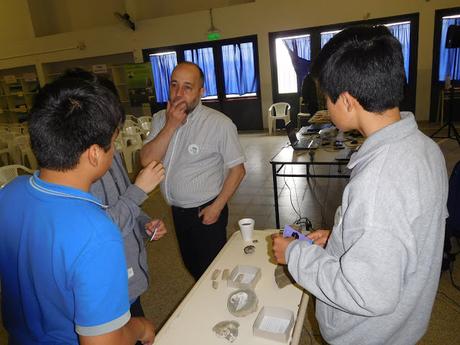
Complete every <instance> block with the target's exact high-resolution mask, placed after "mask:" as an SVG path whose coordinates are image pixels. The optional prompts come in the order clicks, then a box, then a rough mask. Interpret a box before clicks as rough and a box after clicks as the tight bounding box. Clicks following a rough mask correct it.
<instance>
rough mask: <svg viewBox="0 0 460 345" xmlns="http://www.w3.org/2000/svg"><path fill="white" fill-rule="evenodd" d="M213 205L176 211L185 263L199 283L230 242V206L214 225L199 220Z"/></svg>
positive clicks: (174, 215)
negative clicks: (206, 208) (201, 214)
mask: <svg viewBox="0 0 460 345" xmlns="http://www.w3.org/2000/svg"><path fill="white" fill-rule="evenodd" d="M213 201H214V200H212V201H209V202H207V203H206V204H204V205H201V206H199V207H193V208H181V207H176V206H173V207H172V213H173V220H174V226H175V228H176V235H177V240H178V242H179V249H180V252H181V255H182V260H183V262H184V265H185V267H186V268H187V270H188V271H189V272H190V274H191V275H192V276H193V277H194V278H195V280H198V279H199V278H200V277H201V275H202V274H203V273H204V271H206V269H207V268H208V266H209V265H210V264H211V262H212V260H214V258H215V257H216V256H217V254H218V253H219V251H220V250H221V249H222V247H223V246H224V245H225V242H226V241H227V230H226V228H227V223H228V207H227V205H225V207H224V209H223V210H222V212H221V213H220V216H219V219H218V220H217V222H215V223H214V224H211V225H205V224H203V223H202V222H201V218H199V217H198V213H199V212H200V210H201V209H203V208H205V207H206V206H208V205H210V204H211V203H212V202H213Z"/></svg>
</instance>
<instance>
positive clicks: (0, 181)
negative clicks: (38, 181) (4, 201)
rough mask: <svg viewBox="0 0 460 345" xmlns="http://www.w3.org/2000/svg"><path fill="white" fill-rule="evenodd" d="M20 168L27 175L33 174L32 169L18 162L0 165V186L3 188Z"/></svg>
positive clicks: (15, 175)
mask: <svg viewBox="0 0 460 345" xmlns="http://www.w3.org/2000/svg"><path fill="white" fill-rule="evenodd" d="M21 170H22V171H23V172H25V173H27V174H29V175H31V174H33V170H31V169H29V168H27V167H25V166H22V165H19V164H14V165H6V166H4V167H0V188H3V187H4V186H5V185H6V184H7V183H8V182H10V181H11V180H13V179H14V178H15V177H17V176H19V175H20V174H19V171H21ZM21 175H23V174H21Z"/></svg>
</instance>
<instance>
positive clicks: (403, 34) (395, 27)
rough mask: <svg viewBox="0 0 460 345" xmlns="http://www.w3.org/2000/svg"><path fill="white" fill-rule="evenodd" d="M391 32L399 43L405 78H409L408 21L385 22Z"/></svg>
mask: <svg viewBox="0 0 460 345" xmlns="http://www.w3.org/2000/svg"><path fill="white" fill-rule="evenodd" d="M385 26H386V27H387V28H388V30H390V32H391V34H392V35H393V36H394V37H396V38H397V39H398V41H399V43H401V48H402V53H403V59H404V71H405V73H406V80H409V58H410V22H402V23H390V24H385Z"/></svg>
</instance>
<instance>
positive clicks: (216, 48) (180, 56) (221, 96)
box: [142, 35, 260, 104]
mask: <svg viewBox="0 0 460 345" xmlns="http://www.w3.org/2000/svg"><path fill="white" fill-rule="evenodd" d="M249 42H250V43H252V44H253V54H254V73H255V76H256V79H257V89H256V92H255V94H250V95H247V96H238V97H234V96H230V97H227V96H226V95H225V85H224V83H225V82H224V74H223V73H224V72H223V62H222V46H224V45H229V44H241V43H249ZM200 48H212V49H213V54H214V71H215V77H216V86H217V97H216V98H210V97H205V98H202V102H203V103H207V102H222V101H234V100H241V99H254V98H260V73H259V52H258V41H257V35H248V36H241V37H236V38H228V39H222V40H216V41H202V42H195V43H187V44H180V45H171V46H165V47H157V48H146V49H142V55H143V59H144V62H150V59H149V55H150V54H157V53H162V52H168V51H175V52H176V56H177V63H180V62H183V61H185V55H184V51H185V50H190V49H200ZM163 104H164V103H163Z"/></svg>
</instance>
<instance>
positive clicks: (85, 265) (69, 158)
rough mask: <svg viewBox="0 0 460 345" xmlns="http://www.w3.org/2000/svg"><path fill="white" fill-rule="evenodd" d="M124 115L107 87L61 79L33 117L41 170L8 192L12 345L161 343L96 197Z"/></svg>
mask: <svg viewBox="0 0 460 345" xmlns="http://www.w3.org/2000/svg"><path fill="white" fill-rule="evenodd" d="M123 120H124V113H123V109H122V108H121V105H120V103H119V101H118V100H117V99H116V97H115V96H114V95H113V94H112V93H111V92H110V91H109V90H107V89H106V88H105V87H102V86H100V85H96V84H91V83H89V82H87V81H84V80H81V79H75V78H60V79H58V80H57V81H55V82H53V83H52V84H49V85H47V86H45V87H44V88H43V89H42V90H41V91H40V93H39V94H38V96H37V98H36V101H35V105H34V108H33V109H32V112H31V114H30V120H29V131H30V139H31V145H32V149H33V151H34V153H35V155H36V157H37V161H38V162H39V165H40V167H41V169H40V170H39V171H37V172H35V174H34V175H33V176H32V177H29V176H21V177H18V178H17V179H15V180H14V181H12V182H11V183H10V184H8V185H7V186H5V188H3V189H2V190H0V205H2V206H3V207H1V208H0V224H2V226H1V228H0V277H1V282H2V290H1V291H2V298H1V302H2V315H3V322H4V326H5V328H6V330H7V331H8V333H9V343H10V344H12V345H16V344H18V345H19V344H21V345H29V344H30V345H36V344H45V343H46V344H51V343H53V344H82V345H88V344H91V345H93V344H95V345H97V344H134V343H135V342H136V341H137V340H139V341H141V342H142V343H143V344H151V343H153V339H154V336H155V332H154V327H153V324H152V323H151V322H150V321H148V320H147V319H145V318H142V317H139V318H137V317H133V318H132V317H131V315H130V312H129V299H128V282H127V268H126V261H125V256H124V252H123V240H122V238H121V235H120V232H119V230H118V228H117V227H116V226H115V224H114V223H113V222H112V221H111V220H110V219H109V218H108V217H107V216H106V214H105V208H106V206H105V205H103V204H101V203H100V201H99V200H97V199H96V198H95V197H94V196H92V195H91V194H90V193H89V192H88V191H89V188H90V186H91V184H92V183H93V182H94V181H96V180H97V179H98V178H100V177H101V176H102V175H104V173H105V172H106V171H107V169H108V168H109V167H110V165H111V162H112V157H113V150H114V145H113V143H114V140H115V137H116V135H117V132H118V127H119V126H120V124H121V123H122V122H123Z"/></svg>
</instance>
